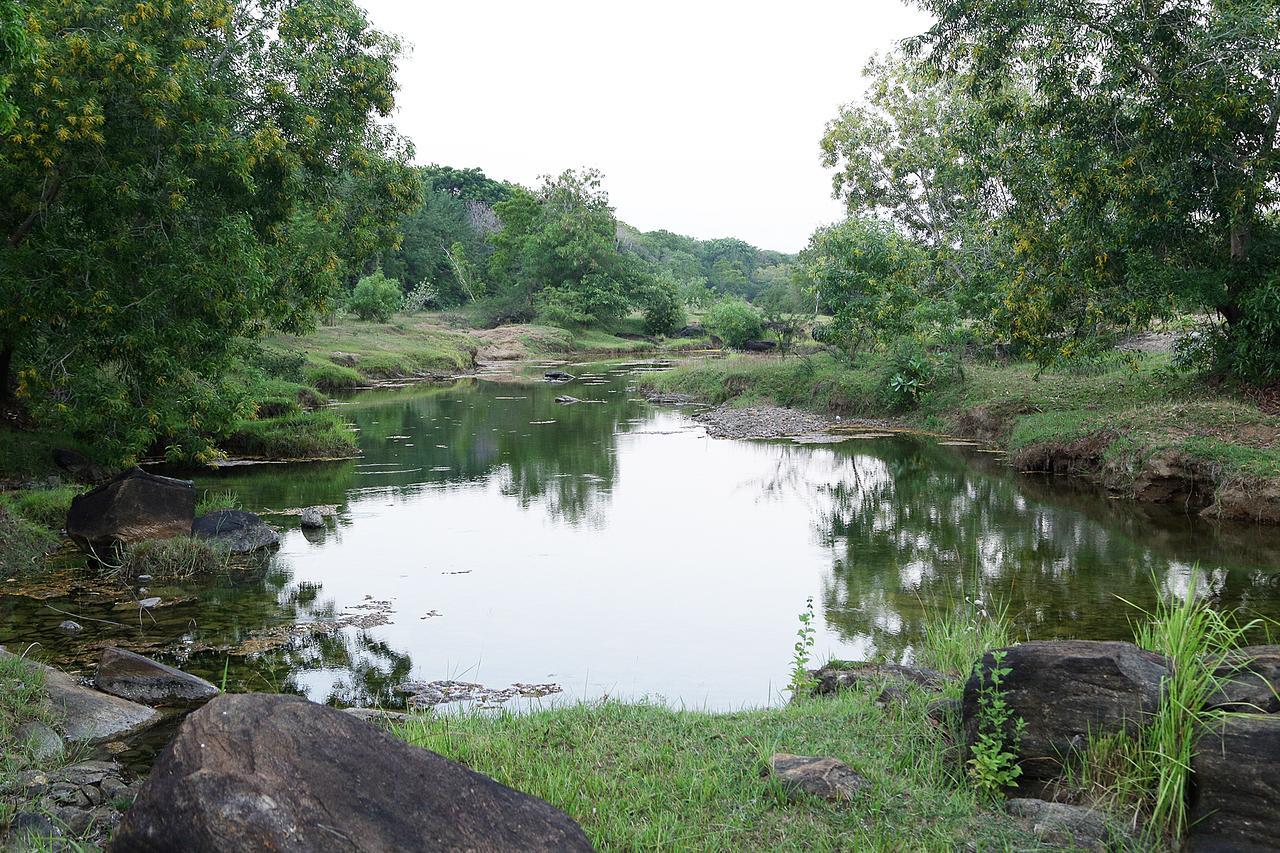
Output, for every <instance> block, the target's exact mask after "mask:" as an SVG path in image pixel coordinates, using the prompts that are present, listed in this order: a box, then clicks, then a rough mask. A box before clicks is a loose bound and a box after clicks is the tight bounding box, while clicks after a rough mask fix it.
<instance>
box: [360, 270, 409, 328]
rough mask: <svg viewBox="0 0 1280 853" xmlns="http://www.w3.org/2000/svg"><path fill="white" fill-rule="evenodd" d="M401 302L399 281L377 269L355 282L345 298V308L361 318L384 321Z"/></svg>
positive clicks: (398, 307)
mask: <svg viewBox="0 0 1280 853" xmlns="http://www.w3.org/2000/svg"><path fill="white" fill-rule="evenodd" d="M403 303H404V294H403V292H402V291H401V290H400V284H399V282H397V281H396V280H395V279H390V278H387V277H386V276H385V275H384V274H383V273H382V270H377V271H375V272H374V273H372V274H370V275H367V276H365V277H364V278H362V279H360V281H358V282H356V287H355V290H353V291H352V292H351V298H350V299H348V300H347V309H348V310H349V311H350V312H351V313H352V314H355V315H356V316H357V317H359V318H360V319H361V320H377V321H378V322H380V323H385V322H386V321H387V320H389V319H390V318H391V315H392V314H394V313H395V312H397V311H399V310H400V307H401V305H402V304H403Z"/></svg>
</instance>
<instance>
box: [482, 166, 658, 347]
mask: <svg viewBox="0 0 1280 853" xmlns="http://www.w3.org/2000/svg"><path fill="white" fill-rule="evenodd" d="M494 209H495V211H496V212H497V214H498V217H499V219H500V220H501V221H502V230H500V231H498V232H496V233H495V234H493V235H492V237H491V241H492V244H493V254H492V255H491V256H490V259H489V270H490V275H491V277H492V278H493V279H494V280H495V282H497V284H498V285H499V287H500V289H501V292H502V294H503V297H504V298H505V299H506V300H508V301H510V302H511V303H513V304H516V305H517V306H523V307H524V308H525V309H526V310H536V311H538V313H540V314H542V315H543V316H544V317H546V318H547V319H549V320H551V321H552V322H556V323H560V324H563V325H569V326H580V325H590V324H593V323H607V322H611V321H614V320H617V319H619V318H620V317H622V316H623V315H624V314H625V313H626V312H627V310H628V309H629V308H630V307H631V305H632V304H634V303H635V302H637V301H638V300H639V298H640V297H641V296H642V294H643V291H644V290H645V288H646V287H647V285H648V284H649V280H650V276H649V274H648V272H647V271H646V270H645V268H644V266H643V264H642V263H641V262H640V261H639V259H638V258H637V257H635V256H634V255H628V254H624V253H622V252H621V251H620V250H619V247H618V240H617V233H618V222H617V220H616V219H615V218H614V215H613V209H612V208H611V207H609V197H608V194H607V193H606V192H605V191H604V189H603V187H602V184H601V176H600V174H599V173H598V172H595V171H593V170H587V171H584V172H576V171H573V170H569V171H565V172H564V173H562V174H561V175H560V176H559V177H555V178H552V177H545V178H543V181H542V186H541V187H540V188H539V189H538V190H537V191H536V192H528V191H526V190H523V189H517V190H515V191H514V192H513V193H512V195H511V197H510V198H508V199H507V200H506V201H504V202H501V203H500V204H498V205H496V206H495V208H494Z"/></svg>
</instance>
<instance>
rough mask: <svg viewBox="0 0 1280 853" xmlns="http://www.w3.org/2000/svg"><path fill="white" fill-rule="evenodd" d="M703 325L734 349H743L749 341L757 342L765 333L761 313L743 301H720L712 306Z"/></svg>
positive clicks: (731, 299) (704, 318) (730, 299)
mask: <svg viewBox="0 0 1280 853" xmlns="http://www.w3.org/2000/svg"><path fill="white" fill-rule="evenodd" d="M703 323H705V324H706V327H707V329H709V330H710V331H711V333H712V334H713V335H715V336H716V337H718V338H720V339H721V340H722V341H724V342H725V343H726V344H728V345H729V346H731V347H733V348H734V349H741V348H742V345H743V344H745V343H746V342H747V341H751V340H756V339H758V338H759V337H760V336H761V335H762V334H763V333H764V327H763V326H762V325H761V321H760V314H759V312H757V311H756V309H755V308H752V307H751V305H749V304H748V303H746V302H744V301H743V300H741V299H734V298H728V299H722V300H720V301H719V302H717V303H716V304H715V305H713V306H711V310H709V311H708V312H707V314H706V316H705V317H703Z"/></svg>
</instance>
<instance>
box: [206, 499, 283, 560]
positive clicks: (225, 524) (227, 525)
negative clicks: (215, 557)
mask: <svg viewBox="0 0 1280 853" xmlns="http://www.w3.org/2000/svg"><path fill="white" fill-rule="evenodd" d="M191 533H192V535H194V536H196V537H197V538H200V539H209V540H213V541H216V542H220V543H222V544H224V545H226V546H227V548H228V549H230V551H231V553H232V554H248V553H249V552H251V551H258V550H260V549H262V548H274V547H276V546H277V545H279V544H280V534H279V533H276V531H275V529H274V528H272V527H271V526H270V525H268V524H267V523H266V522H264V521H263V520H262V519H261V518H258V516H256V515H254V514H253V513H251V512H245V511H244V510H242V509H219V510H215V511H214V512H211V513H209V514H208V515H202V516H200V517H199V518H197V519H196V520H195V522H194V523H192V525H191Z"/></svg>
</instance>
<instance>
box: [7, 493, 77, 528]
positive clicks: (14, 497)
mask: <svg viewBox="0 0 1280 853" xmlns="http://www.w3.org/2000/svg"><path fill="white" fill-rule="evenodd" d="M83 491H84V489H83V488H81V487H79V486H58V487H55V488H48V489H24V490H20V491H13V492H0V507H3V508H4V509H6V510H8V511H9V512H10V513H11V514H13V515H15V516H18V517H19V518H24V519H26V520H27V521H29V522H32V523H33V524H39V525H41V526H42V527H47V528H49V529H50V530H61V529H62V527H63V525H64V524H65V523H66V520H67V511H68V510H70V509H71V501H72V499H73V498H75V497H76V496H77V495H79V494H80V493H81V492H83Z"/></svg>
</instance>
